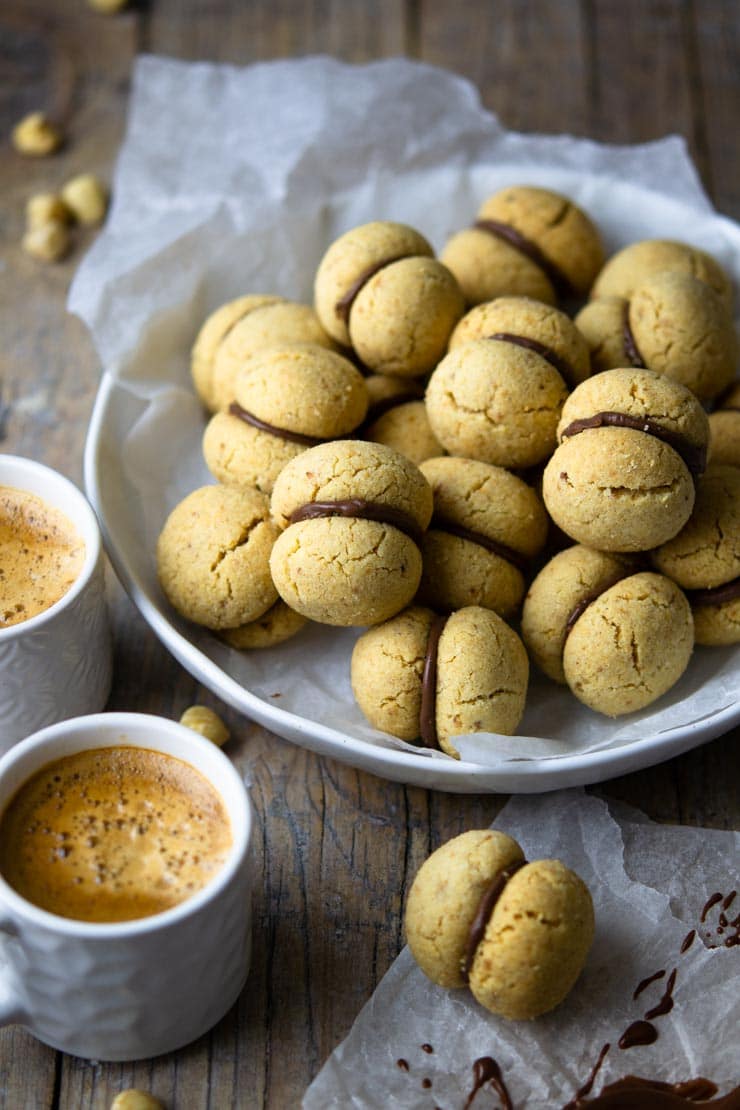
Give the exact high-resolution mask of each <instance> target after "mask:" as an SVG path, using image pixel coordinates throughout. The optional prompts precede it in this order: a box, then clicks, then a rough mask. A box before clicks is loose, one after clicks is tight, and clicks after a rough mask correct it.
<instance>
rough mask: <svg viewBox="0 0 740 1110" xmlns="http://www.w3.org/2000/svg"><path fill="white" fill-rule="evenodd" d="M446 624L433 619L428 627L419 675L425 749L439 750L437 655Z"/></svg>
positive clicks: (443, 618) (445, 619) (421, 731)
mask: <svg viewBox="0 0 740 1110" xmlns="http://www.w3.org/2000/svg"><path fill="white" fill-rule="evenodd" d="M446 624H447V617H434V619H433V620H432V623H431V625H430V626H429V636H428V638H427V650H426V655H425V656H424V670H423V671H422V674H421V709H420V711H419V735H420V736H421V739H422V741H423V743H424V746H425V747H427V748H437V749H438V748H439V738H438V736H437V653H438V651H439V638H440V636H441V635H442V633H443V631H444V627H445V625H446Z"/></svg>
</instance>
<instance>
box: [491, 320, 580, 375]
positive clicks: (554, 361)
mask: <svg viewBox="0 0 740 1110" xmlns="http://www.w3.org/2000/svg"><path fill="white" fill-rule="evenodd" d="M486 339H499V340H501V341H502V342H504V343H514V344H516V346H517V347H524V348H525V349H526V350H528V351H534V352H535V354H538V355H540V356H541V357H542V358H544V359H545V361H546V362H549V363H550V365H551V366H552V367H554V369H555V370H557V372H558V374H560V376H561V377H563V378H565V380H566V382H568V384H569V385H573V383H574V382H575V380H576V376H575V373H574V372H573V367H572V366H571V365H570V363H569V362H566V361H565V359H564V358H561V357H560V355H558V354H556V353H555V351H553V350H552V349H551V348H550V347H546V346H545V344H544V343H539V342H538V341H537V340H536V339H530V338H529V336H526V335H513V334H512V333H511V332H508V331H497V332H495V333H494V334H493V335H487V336H486Z"/></svg>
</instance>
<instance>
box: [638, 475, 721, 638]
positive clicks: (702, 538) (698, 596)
mask: <svg viewBox="0 0 740 1110" xmlns="http://www.w3.org/2000/svg"><path fill="white" fill-rule="evenodd" d="M651 558H652V561H653V565H654V566H655V567H656V569H657V570H659V571H661V572H662V573H663V574H666V575H668V577H669V578H672V579H673V581H674V582H676V583H677V584H678V585H679V586H680V587H681V589H683V590H685V592H686V596H687V597H688V599H689V602H690V604H691V609H692V612H693V614H694V626H695V630H696V642H697V643H698V644H710V645H711V644H736V643H740V470H739V469H738V468H737V467H735V466H727V465H722V464H719V463H717V464H714V465H712V466H709V467H708V468H707V471H706V473H705V475H704V477H703V478H702V479H701V480H700V482H699V484H698V486H697V490H696V503H695V505H694V511H693V512H692V514H691V516H690V517H689V520H688V521H687V523H686V524H685V526H684V527H683V528H682V529H681V531H680V532H679V533H678V535H677V536H674V538H673V539H672V540H669V541H668V543H665V544H663V546H662V547H659V548H657V550H656V551H653V553H652V556H651Z"/></svg>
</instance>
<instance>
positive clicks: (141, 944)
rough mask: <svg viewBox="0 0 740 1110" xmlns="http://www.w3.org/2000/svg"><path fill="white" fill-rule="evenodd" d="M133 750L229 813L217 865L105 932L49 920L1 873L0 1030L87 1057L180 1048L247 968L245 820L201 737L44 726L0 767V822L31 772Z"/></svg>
mask: <svg viewBox="0 0 740 1110" xmlns="http://www.w3.org/2000/svg"><path fill="white" fill-rule="evenodd" d="M107 747H114V748H121V747H133V748H144V749H148V750H149V751H150V752H160V753H163V754H164V755H168V756H174V757H175V758H176V759H179V760H183V761H184V762H185V763H188V764H190V766H191V767H194V768H195V770H196V771H198V772H200V774H201V775H202V776H204V778H205V779H206V780H207V781H208V783H210V785H211V786H212V787H213V788H214V790H215V791H216V793H217V794H218V795H219V797H220V799H221V801H222V802H223V805H224V808H225V810H226V813H227V815H228V818H229V821H230V825H231V834H232V843H231V848H230V849H229V851H228V855H227V857H226V860H225V862H224V863H223V865H222V866H221V867H220V869H219V870H218V871H217V872H216V873H215V874H214V876H213V878H212V879H210V881H209V882H208V883H207V884H206V885H205V886H203V887H202V888H201V889H200V890H198V891H196V892H195V893H193V894H192V895H191V896H190V897H188V898H187V899H186V900H185V901H182V902H179V903H178V904H177V905H175V906H173V907H172V908H171V909H167V910H165V911H164V912H161V913H156V914H153V915H152V916H149V917H140V918H137V919H135V920H131V921H124V922H115V923H112V924H108V923H106V924H93V923H90V922H85V921H77V920H72V919H70V918H66V917H61V916H58V915H57V914H54V913H48V912H47V911H46V910H43V909H40V908H39V907H37V906H35V905H33V904H32V903H31V902H29V901H27V900H26V899H25V898H23V897H21V896H20V895H19V894H18V893H17V892H16V891H15V890H14V889H13V888H12V887H11V886H10V885H9V884H8V883H7V882H6V881H5V879H4V878H3V877H2V876H0V1024H2V1025H7V1024H12V1023H18V1024H21V1025H23V1026H25V1027H26V1029H28V1030H29V1031H30V1032H31V1033H33V1035H34V1036H35V1037H38V1039H39V1040H41V1041H43V1042H44V1043H45V1044H48V1045H51V1047H52V1048H57V1049H60V1050H61V1051H63V1052H68V1053H71V1054H72V1055H73V1056H82V1057H85V1058H87V1059H93V1060H119V1061H120V1060H138V1059H143V1058H145V1057H149V1056H158V1055H160V1054H161V1053H163V1052H170V1051H172V1050H174V1049H176V1048H180V1047H182V1046H183V1045H185V1044H188V1043H189V1042H190V1041H192V1040H195V1039H196V1038H197V1037H199V1036H200V1035H201V1034H203V1033H205V1032H206V1031H207V1030H208V1029H210V1028H211V1026H213V1025H214V1024H215V1023H216V1022H217V1021H218V1020H219V1019H220V1018H221V1017H222V1016H223V1015H224V1014H225V1013H226V1011H227V1010H228V1009H229V1008H230V1007H231V1006H232V1005H233V1003H234V1002H235V1001H236V998H237V997H238V995H239V993H240V991H241V989H242V987H243V985H244V982H245V979H246V977H247V971H248V970H249V958H250V946H251V914H252V911H251V877H250V873H249V868H248V866H247V857H248V853H249V848H250V839H251V828H252V818H251V809H250V803H249V798H248V795H247V792H246V789H245V787H244V784H243V783H242V780H241V778H240V777H239V774H238V773H237V771H236V770H235V768H234V766H233V765H232V764H231V763H230V761H229V760H228V759H227V758H226V756H225V755H224V754H223V753H222V752H221V751H220V750H219V749H218V748H217V747H216V746H215V744H212V743H210V741H208V740H204V739H203V737H201V736H199V735H198V734H197V733H195V732H193V731H191V730H190V729H187V728H184V727H183V726H182V725H179V724H176V723H174V722H173V721H167V720H164V719H162V718H160V717H152V716H149V715H145V714H138V713H105V714H97V715H94V716H90V717H80V718H77V719H75V720H71V721H64V722H62V723H61V724H56V725H52V726H51V727H50V728H46V729H43V731H41V732H39V733H37V734H36V735H35V736H31V737H29V738H28V739H27V740H25V741H23V742H22V743H20V744H17V745H16V746H15V747H13V748H12V749H11V750H10V751H9V752H8V753H7V754H6V755H5V756H4V757H3V758H2V759H0V813H2V812H3V811H4V810H5V808H6V807H7V805H8V803H9V801H10V800H11V798H12V797H13V795H14V794H15V793H16V791H18V789H19V788H20V787H21V786H22V785H23V784H24V783H25V782H26V781H27V780H28V779H29V778H30V777H31V776H32V775H34V774H35V773H36V772H37V771H40V770H41V769H42V768H43V767H46V766H47V765H48V764H50V763H53V762H54V761H56V760H59V759H61V758H63V757H64V756H69V755H73V754H74V753H76V752H81V751H89V750H91V749H94V748H107Z"/></svg>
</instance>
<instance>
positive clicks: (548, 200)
mask: <svg viewBox="0 0 740 1110" xmlns="http://www.w3.org/2000/svg"><path fill="white" fill-rule="evenodd" d="M440 257H441V259H442V261H443V262H444V264H445V265H446V266H448V267H449V268H450V270H452V272H453V274H454V275H455V277H456V278H457V280H458V284H459V285H460V288H461V289H462V291H463V294H464V296H465V300H466V301H467V303H468V304H469V305H476V304H482V303H483V302H484V301H492V300H493V299H494V298H495V297H501V296H506V295H509V294H511V295H514V296H524V297H533V298H534V299H535V300H538V301H544V302H546V303H547V304H556V303H557V301H558V300H559V299H562V298H569V297H573V296H579V295H583V294H585V293H586V292H588V289H589V288H590V286H591V283H592V282H593V280H594V278H595V276H596V274H597V273H598V271H599V269H600V267H601V265H602V264H603V261H604V249H603V246H602V244H601V238H600V236H599V233H598V231H597V230H596V228H595V226H594V224H593V223H592V222H591V220H590V219H589V218H588V216H587V215H586V214H585V212H583V211H582V210H581V209H580V208H578V206H577V205H575V204H573V202H572V201H570V200H568V198H567V197H564V196H561V195H560V194H559V193H553V192H550V191H549V190H547V189H538V188H535V187H533V186H528V185H518V186H517V185H513V186H509V187H508V188H506V189H502V190H501V191H500V192H498V193H496V194H494V196H492V197H489V199H488V200H487V201H485V203H484V204H483V205H482V206H481V208H480V210H479V212H478V218H477V220H476V221H475V223H474V224H473V226H472V227H471V228H468V229H467V230H465V231H460V232H458V233H457V234H456V235H453V236H452V238H451V239H450V240H449V242H448V243H447V245H446V246H445V248H444V250H443V251H442V254H441V256H440Z"/></svg>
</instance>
